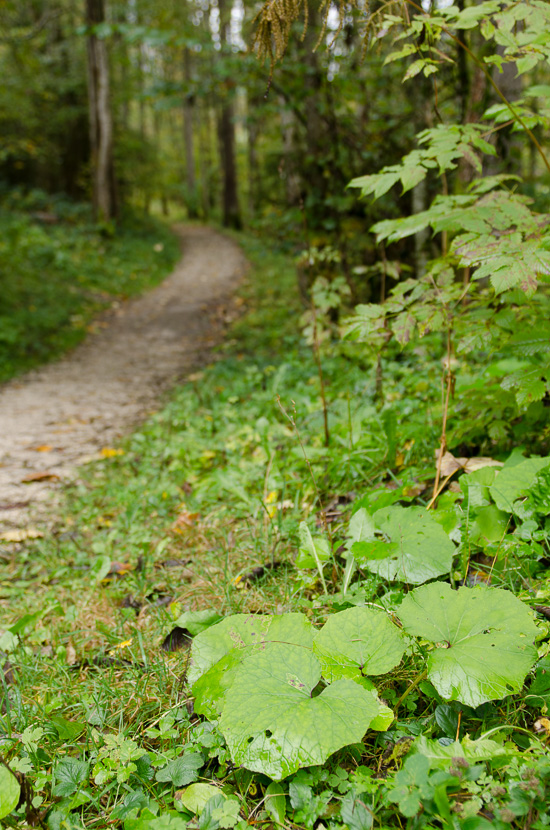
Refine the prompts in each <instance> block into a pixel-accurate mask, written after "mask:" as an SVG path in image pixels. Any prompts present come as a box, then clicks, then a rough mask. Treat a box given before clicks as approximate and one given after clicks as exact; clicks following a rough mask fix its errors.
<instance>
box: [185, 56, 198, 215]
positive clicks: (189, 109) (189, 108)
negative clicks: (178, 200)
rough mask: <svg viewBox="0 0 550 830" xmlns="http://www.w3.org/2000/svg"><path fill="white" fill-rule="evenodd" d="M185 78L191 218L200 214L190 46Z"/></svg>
mask: <svg viewBox="0 0 550 830" xmlns="http://www.w3.org/2000/svg"><path fill="white" fill-rule="evenodd" d="M183 80H184V82H185V92H184V99H183V141H184V146H185V180H186V184H187V198H186V200H185V201H186V207H187V213H188V214H189V218H190V219H196V218H197V216H198V212H199V211H198V202H197V180H196V177H195V152H194V146H193V106H194V98H193V93H192V90H191V53H190V51H189V48H188V47H185V49H184V50H183Z"/></svg>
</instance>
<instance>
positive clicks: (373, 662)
mask: <svg viewBox="0 0 550 830" xmlns="http://www.w3.org/2000/svg"><path fill="white" fill-rule="evenodd" d="M404 651H405V642H404V640H403V635H402V634H401V632H400V631H399V629H398V628H397V626H395V625H394V624H393V623H392V622H391V620H390V619H389V618H388V615H387V614H385V613H384V612H383V611H377V610H376V609H374V608H361V607H355V608H348V609H346V610H345V611H340V612H339V613H338V614H333V615H332V616H330V617H329V618H328V620H327V622H326V623H325V624H324V626H323V627H322V629H321V630H320V631H319V632H318V633H317V634H316V636H315V639H314V641H313V653H314V654H315V655H316V656H317V658H318V659H319V661H320V663H321V669H322V672H323V677H324V678H325V679H326V680H328V681H329V682H330V683H332V682H333V681H334V680H338V679H340V678H341V677H349V678H350V679H351V680H355V681H356V682H358V683H362V685H365V682H364V681H365V679H366V678H367V677H368V676H369V675H373V674H374V675H376V674H385V673H386V672H388V671H390V670H391V669H393V668H394V667H395V666H397V664H398V663H399V662H400V660H401V658H402V656H403V652H404ZM366 687H367V688H372V683H370V681H367V686H366Z"/></svg>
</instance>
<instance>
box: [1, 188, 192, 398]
mask: <svg viewBox="0 0 550 830" xmlns="http://www.w3.org/2000/svg"><path fill="white" fill-rule="evenodd" d="M20 201H23V204H22V205H20V204H19V202H20ZM45 207H48V212H47V213H46V212H45V211H44V208H45ZM22 208H24V209H22ZM38 208H42V210H38ZM48 216H50V217H53V219H54V224H47V223H45V221H44V217H46V218H47V217H48ZM178 257H179V246H178V243H177V240H176V239H175V238H174V236H173V235H172V233H171V232H170V230H169V229H168V228H167V227H166V225H164V224H163V223H162V222H160V221H157V220H154V219H141V218H139V217H137V216H132V217H127V218H126V219H125V220H124V221H123V222H121V224H120V226H119V228H118V229H117V232H116V234H115V235H113V236H110V235H108V234H105V233H101V232H100V230H99V229H98V227H97V226H96V225H94V224H93V223H92V222H91V219H90V217H89V216H88V214H87V213H86V212H85V211H83V209H82V208H81V207H80V206H78V205H76V206H75V205H72V204H67V203H66V202H63V201H60V200H57V201H55V200H54V202H53V203H49V202H46V203H45V202H44V200H43V199H42V200H41V199H39V198H38V196H36V195H35V198H34V199H33V200H29V198H27V199H26V200H19V201H18V200H14V198H13V196H12V198H11V202H10V204H9V205H8V204H7V203H5V204H4V205H3V206H1V207H0V273H1V275H2V307H1V310H0V382H2V381H5V380H8V379H9V378H11V377H13V376H14V375H17V374H20V373H21V372H24V371H26V370H28V369H31V368H33V367H35V366H38V365H39V364H41V363H44V362H46V361H49V360H53V359H55V358H57V357H59V356H60V355H61V354H62V353H63V352H65V351H67V350H68V349H71V348H73V347H74V346H75V345H76V344H77V343H79V342H80V341H81V340H82V339H83V338H84V337H85V336H86V333H87V332H88V327H89V325H90V323H91V321H92V320H93V317H94V316H95V315H97V313H98V312H99V311H101V310H102V309H104V308H106V307H108V306H109V305H110V304H111V303H112V302H113V301H114V300H118V299H124V298H127V297H132V296H136V295H138V294H141V293H143V292H144V291H146V290H148V289H149V288H152V287H153V286H154V285H157V284H158V283H159V282H160V281H161V280H162V279H163V278H164V277H165V276H166V275H167V274H168V273H169V272H170V270H171V268H172V266H173V265H174V263H175V262H176V261H177V259H178Z"/></svg>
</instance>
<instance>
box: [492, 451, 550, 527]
mask: <svg viewBox="0 0 550 830" xmlns="http://www.w3.org/2000/svg"><path fill="white" fill-rule="evenodd" d="M518 461H519V463H518ZM549 465H550V458H522V457H521V456H519V457H518V456H516V455H512V456H511V458H509V459H508V461H507V462H506V463H505V465H504V467H503V468H502V470H501V471H500V472H499V473H498V475H497V476H496V478H495V481H494V484H493V485H492V487H491V496H492V497H493V499H494V500H495V504H496V506H497V507H498V509H499V510H506V511H507V512H508V513H511V512H512V511H513V509H514V508H513V505H514V502H515V501H516V499H519V497H520V496H523V495H525V494H526V493H527V492H528V490H529V488H530V487H532V486H533V484H534V483H535V479H536V477H537V473H539V472H540V470H542V469H543V468H544V467H548V466H549Z"/></svg>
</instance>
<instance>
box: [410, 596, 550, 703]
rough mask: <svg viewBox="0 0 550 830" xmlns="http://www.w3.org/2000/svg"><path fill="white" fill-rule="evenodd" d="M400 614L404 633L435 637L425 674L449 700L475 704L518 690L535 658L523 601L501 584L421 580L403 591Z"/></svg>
mask: <svg viewBox="0 0 550 830" xmlns="http://www.w3.org/2000/svg"><path fill="white" fill-rule="evenodd" d="M399 617H400V619H401V622H402V623H403V628H404V630H405V631H406V632H407V633H408V634H413V635H415V636H417V637H423V638H424V639H426V640H431V642H433V643H436V648H435V650H434V651H432V652H431V653H430V655H429V657H428V677H429V679H430V680H431V682H432V683H433V685H434V686H435V688H436V689H437V691H438V692H439V693H440V695H442V697H444V698H446V699H447V700H460V701H462V703H466V704H468V705H469V706H474V707H475V706H479V705H480V704H481V703H484V702H486V701H488V700H500V699H501V698H503V697H506V696H507V695H509V694H512V693H514V692H518V691H519V690H520V689H521V687H522V685H523V681H524V680H525V676H526V674H527V672H528V671H529V669H530V668H531V666H532V665H533V663H534V662H535V660H536V659H537V651H536V649H535V648H534V646H533V640H534V638H535V636H536V634H537V631H538V629H537V627H536V625H535V623H534V622H533V620H532V618H531V615H530V613H529V610H528V608H527V606H526V605H524V604H523V603H522V602H521V600H519V599H517V598H516V597H515V596H514V595H513V594H511V593H510V592H509V591H504V590H502V589H500V588H488V587H486V586H484V585H478V586H476V587H475V588H466V587H463V588H459V590H458V591H453V589H452V588H451V586H450V585H448V584H446V583H444V582H435V583H432V584H431V585H423V586H422V587H421V588H416V590H414V591H412V593H410V594H408V595H407V596H406V597H405V599H404V600H403V602H402V604H401V606H400V608H399Z"/></svg>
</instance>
